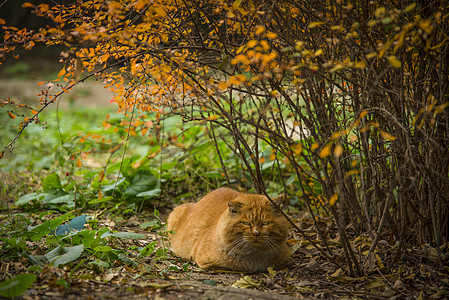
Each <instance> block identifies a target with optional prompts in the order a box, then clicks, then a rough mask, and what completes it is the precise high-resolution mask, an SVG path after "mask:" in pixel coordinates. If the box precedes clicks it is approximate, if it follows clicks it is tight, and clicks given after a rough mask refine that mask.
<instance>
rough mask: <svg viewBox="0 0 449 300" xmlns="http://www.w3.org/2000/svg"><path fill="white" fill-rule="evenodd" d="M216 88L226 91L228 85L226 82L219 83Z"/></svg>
mask: <svg viewBox="0 0 449 300" xmlns="http://www.w3.org/2000/svg"><path fill="white" fill-rule="evenodd" d="M218 88H219V89H220V90H222V91H224V90H226V89H227V88H228V83H227V82H220V83H218Z"/></svg>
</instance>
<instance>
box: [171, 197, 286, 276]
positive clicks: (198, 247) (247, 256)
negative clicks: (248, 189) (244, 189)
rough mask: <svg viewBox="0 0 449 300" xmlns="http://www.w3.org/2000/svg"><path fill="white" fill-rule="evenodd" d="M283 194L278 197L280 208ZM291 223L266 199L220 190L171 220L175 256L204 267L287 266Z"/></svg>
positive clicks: (182, 209)
mask: <svg viewBox="0 0 449 300" xmlns="http://www.w3.org/2000/svg"><path fill="white" fill-rule="evenodd" d="M282 198H283V197H282V196H280V197H277V198H275V199H273V200H274V201H275V202H276V204H277V203H280V202H281V201H282ZM288 227H289V226H288V222H287V220H286V219H285V218H284V217H283V216H282V215H281V214H280V213H279V211H277V210H276V208H275V207H274V206H273V205H272V204H271V202H269V200H268V199H267V198H266V197H265V196H262V195H254V194H243V193H239V192H237V191H234V190H231V189H228V188H221V189H218V190H215V191H213V192H211V193H210V194H208V195H206V196H205V197H204V198H203V199H201V200H200V201H198V202H197V203H186V204H182V205H179V206H178V207H176V208H175V209H174V210H173V212H172V213H171V214H170V216H169V217H168V220H167V229H168V230H169V231H173V232H174V233H173V234H170V240H171V247H172V250H173V252H175V253H176V254H177V255H179V256H180V257H182V258H185V259H193V260H194V261H195V262H196V263H197V264H198V266H199V267H200V268H202V269H228V270H236V271H244V272H251V273H254V272H263V271H266V269H267V268H268V267H274V268H280V267H282V266H284V265H285V264H286V263H287V261H288V259H289V257H290V252H289V250H288V247H287V244H286V238H287V235H288Z"/></svg>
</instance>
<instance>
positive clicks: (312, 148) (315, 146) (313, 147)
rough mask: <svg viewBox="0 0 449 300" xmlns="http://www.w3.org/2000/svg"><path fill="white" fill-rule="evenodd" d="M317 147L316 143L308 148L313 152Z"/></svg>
mask: <svg viewBox="0 0 449 300" xmlns="http://www.w3.org/2000/svg"><path fill="white" fill-rule="evenodd" d="M318 147H319V145H318V143H314V144H313V145H312V147H310V149H311V150H312V151H313V150H316V149H318Z"/></svg>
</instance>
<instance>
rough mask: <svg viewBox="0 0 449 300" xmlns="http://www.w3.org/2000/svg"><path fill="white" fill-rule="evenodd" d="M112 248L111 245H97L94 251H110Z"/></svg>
mask: <svg viewBox="0 0 449 300" xmlns="http://www.w3.org/2000/svg"><path fill="white" fill-rule="evenodd" d="M111 250H112V248H111V247H109V246H97V247H95V248H94V251H96V252H110V251H111Z"/></svg>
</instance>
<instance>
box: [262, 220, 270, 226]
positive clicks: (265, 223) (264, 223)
mask: <svg viewBox="0 0 449 300" xmlns="http://www.w3.org/2000/svg"><path fill="white" fill-rule="evenodd" d="M268 224H270V222H268V221H266V222H262V224H261V225H262V226H267V225H268Z"/></svg>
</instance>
